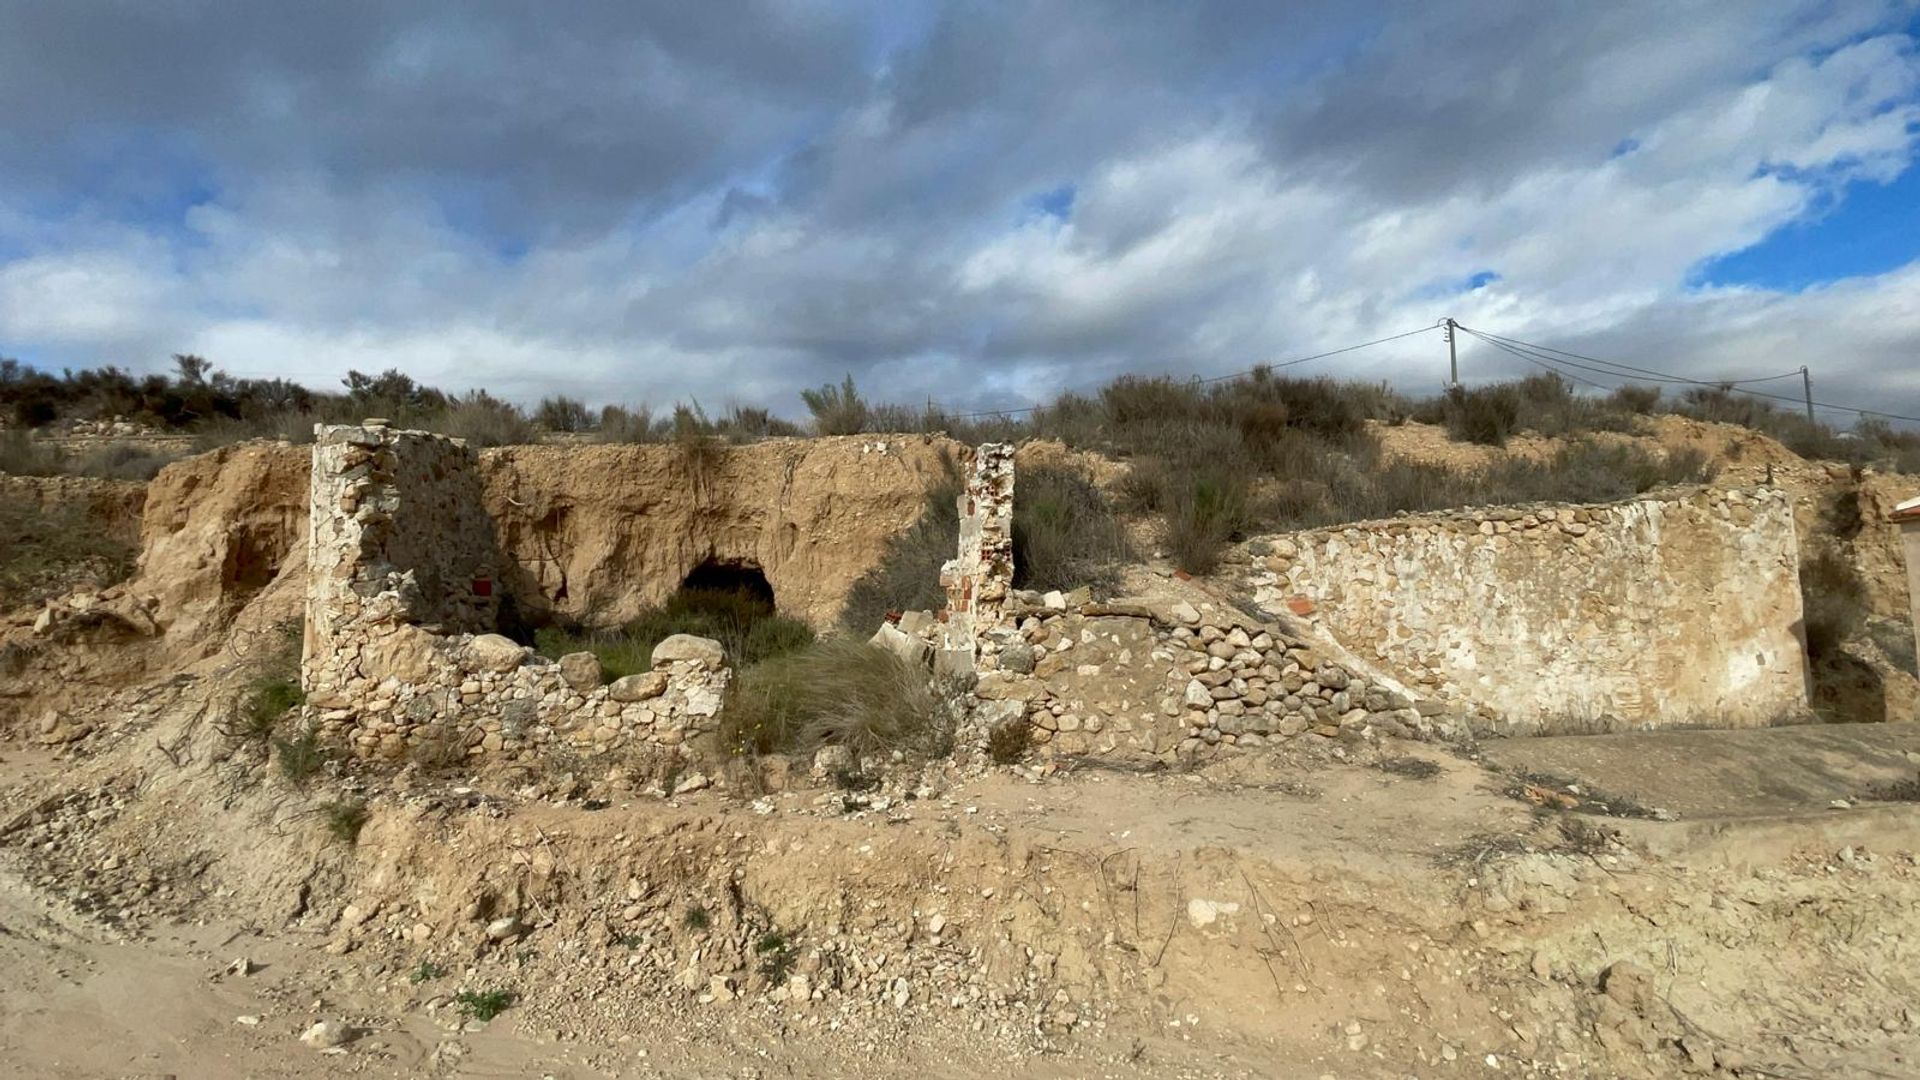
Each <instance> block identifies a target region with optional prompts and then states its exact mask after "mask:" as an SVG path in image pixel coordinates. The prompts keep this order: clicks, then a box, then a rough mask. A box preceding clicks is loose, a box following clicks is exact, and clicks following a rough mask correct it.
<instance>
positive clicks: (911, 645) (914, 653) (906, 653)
mask: <svg viewBox="0 0 1920 1080" xmlns="http://www.w3.org/2000/svg"><path fill="white" fill-rule="evenodd" d="M867 643H868V644H869V645H878V646H879V647H880V648H882V649H885V650H887V651H888V652H890V653H892V654H894V655H895V656H898V657H899V658H900V659H902V660H905V661H907V662H908V663H912V664H924V663H926V662H927V661H928V660H929V659H931V654H932V652H933V646H931V645H929V644H927V643H926V642H925V641H922V640H921V639H919V638H917V637H914V636H913V635H911V634H908V633H906V632H905V631H903V630H901V629H900V628H899V627H897V626H895V625H893V624H892V623H881V624H880V629H878V630H876V631H874V632H873V637H871V638H869V639H867Z"/></svg>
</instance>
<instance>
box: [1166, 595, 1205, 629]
mask: <svg viewBox="0 0 1920 1080" xmlns="http://www.w3.org/2000/svg"><path fill="white" fill-rule="evenodd" d="M1167 613H1168V614H1169V615H1172V616H1173V619H1174V621H1175V622H1178V623H1181V624H1182V625H1185V626H1193V625H1195V624H1197V623H1198V622H1199V621H1200V613H1199V612H1198V611H1195V610H1194V607H1193V605H1192V604H1189V603H1187V602H1186V601H1185V600H1182V601H1180V602H1179V603H1177V604H1175V605H1173V606H1172V607H1171V608H1168V609H1167Z"/></svg>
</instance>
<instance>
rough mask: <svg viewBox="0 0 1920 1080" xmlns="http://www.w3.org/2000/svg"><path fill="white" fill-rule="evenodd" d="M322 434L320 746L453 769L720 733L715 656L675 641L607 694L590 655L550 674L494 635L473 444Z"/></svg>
mask: <svg viewBox="0 0 1920 1080" xmlns="http://www.w3.org/2000/svg"><path fill="white" fill-rule="evenodd" d="M316 435H317V439H316V442H315V446H314V454H313V473H312V480H311V489H310V493H311V515H310V517H309V530H310V531H309V548H308V558H309V575H308V585H307V605H306V609H307V613H306V632H305V640H304V648H303V651H302V657H301V682H302V686H303V688H304V689H305V690H306V692H307V703H308V710H309V714H310V718H311V720H312V721H313V722H314V723H315V725H316V726H317V728H318V730H319V731H320V733H321V735H322V737H323V738H325V739H327V740H328V741H330V742H333V743H336V744H341V745H344V746H346V747H347V748H348V749H349V750H351V751H352V752H353V753H354V754H355V755H357V756H361V757H373V758H385V759H400V758H407V757H413V758H415V759H417V760H420V759H426V758H431V759H432V760H436V761H445V760H448V759H450V758H451V759H459V758H465V757H472V756H478V755H482V754H509V755H512V754H523V753H531V752H535V751H538V750H540V749H542V748H551V747H553V746H559V745H567V746H572V747H574V748H576V749H579V750H583V751H588V752H605V751H609V750H615V749H619V748H621V747H625V746H631V745H641V744H645V745H652V746H661V747H672V746H678V745H680V744H682V743H684V742H686V741H687V740H689V739H691V738H694V737H697V736H699V735H701V734H704V733H705V732H707V731H710V730H712V729H713V727H714V726H715V723H716V718H717V717H718V715H719V712H720V706H721V702H722V700H723V698H724V695H725V690H726V686H727V683H728V680H729V678H730V676H731V671H730V669H729V668H728V667H727V665H726V658H725V656H724V655H723V653H722V650H721V648H720V646H719V644H718V643H717V642H713V641H709V640H707V639H705V638H696V637H690V636H687V635H677V636H675V637H670V638H668V639H666V640H665V641H662V642H661V643H660V644H659V646H657V647H656V648H655V649H654V652H653V656H652V670H651V671H649V672H644V673H641V674H637V675H630V676H627V677H625V678H622V679H619V680H616V681H614V682H613V683H612V684H610V685H603V682H604V680H603V678H602V673H601V669H600V663H599V660H598V659H597V658H595V657H594V656H593V654H591V653H584V652H583V653H574V654H572V655H569V656H565V657H562V658H561V659H559V660H558V661H548V660H544V659H542V658H540V657H538V656H535V655H534V654H533V653H532V651H531V650H529V649H526V648H524V647H522V646H520V645H517V644H515V643H514V642H512V641H510V640H508V639H507V638H504V637H501V636H500V635H498V634H493V633H488V632H486V631H489V630H491V629H492V624H493V619H494V616H495V612H496V604H497V602H498V601H497V599H496V597H495V590H494V573H495V568H496V567H497V565H498V559H499V556H498V552H497V548H496V547H495V546H494V544H493V531H492V522H491V520H490V519H489V518H488V517H487V515H486V513H485V511H484V509H483V508H482V503H481V501H480V499H479V496H478V492H477V485H476V482H475V470H474V461H473V457H472V455H471V453H470V452H469V451H468V450H467V449H466V447H465V446H464V445H462V444H461V443H459V442H458V441H457V440H452V439H447V438H444V437H442V436H437V435H431V434H427V433H425V432H417V431H398V430H394V429H392V428H390V427H388V426H387V425H386V424H385V423H384V422H381V421H373V420H370V421H367V422H366V423H365V424H363V425H358V426H346V427H321V428H319V429H317V431H316Z"/></svg>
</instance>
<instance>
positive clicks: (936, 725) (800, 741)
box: [721, 638, 952, 757]
mask: <svg viewBox="0 0 1920 1080" xmlns="http://www.w3.org/2000/svg"><path fill="white" fill-rule="evenodd" d="M721 736H722V740H723V745H725V746H727V747H728V748H729V749H731V750H732V751H734V752H735V753H751V754H770V753H784V752H801V753H806V752H811V751H813V750H816V749H818V748H819V747H822V746H827V745H840V746H845V747H847V748H848V749H850V750H852V751H853V752H854V753H855V754H856V755H858V756H860V757H867V756H870V755H883V754H892V753H895V752H898V753H903V754H908V755H912V756H915V757H938V756H940V755H942V754H944V753H946V752H947V751H948V750H950V749H951V748H952V731H951V730H950V725H949V724H948V723H947V722H946V714H945V712H944V711H943V710H942V709H941V708H940V705H939V702H938V701H937V700H936V699H935V697H934V693H933V690H932V689H931V688H930V687H929V685H928V683H927V674H926V671H925V669H923V668H921V667H919V666H918V665H915V664H912V663H910V662H908V661H906V660H904V659H902V658H900V657H899V656H896V655H894V654H893V653H891V652H889V651H887V650H885V649H882V648H879V647H877V646H873V645H869V644H867V643H865V642H863V641H854V640H850V639H846V638H828V639H824V640H822V641H818V642H815V643H814V644H812V645H810V646H808V647H807V648H805V649H802V650H800V651H798V652H792V653H787V654H786V655H784V656H778V657H774V658H772V659H770V660H766V661H763V662H761V663H759V664H756V665H754V666H753V667H750V668H747V669H745V670H743V671H742V672H740V675H739V677H738V678H737V679H736V680H735V682H734V686H733V692H732V695H731V698H730V700H729V701H728V704H727V708H726V710H725V711H724V712H723V714H722V719H721Z"/></svg>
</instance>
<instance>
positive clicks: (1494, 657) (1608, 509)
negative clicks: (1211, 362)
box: [1248, 488, 1807, 734]
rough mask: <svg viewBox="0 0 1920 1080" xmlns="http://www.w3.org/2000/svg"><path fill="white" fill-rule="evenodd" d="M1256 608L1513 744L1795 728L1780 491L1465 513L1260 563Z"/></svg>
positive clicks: (1332, 533) (1314, 542)
mask: <svg viewBox="0 0 1920 1080" xmlns="http://www.w3.org/2000/svg"><path fill="white" fill-rule="evenodd" d="M1249 550H1250V551H1251V552H1252V553H1253V567H1254V569H1253V571H1252V574H1251V580H1250V581H1249V582H1248V584H1249V586H1250V587H1251V590H1252V592H1253V594H1254V597H1255V600H1256V601H1257V602H1258V603H1259V604H1260V605H1261V606H1262V607H1264V608H1266V609H1268V610H1273V611H1285V610H1289V609H1290V610H1291V611H1292V613H1293V614H1295V615H1297V616H1301V617H1303V618H1306V619H1309V620H1311V621H1312V622H1314V623H1316V624H1318V625H1319V626H1320V627H1322V628H1323V629H1324V630H1325V631H1326V632H1327V633H1329V634H1330V635H1331V636H1332V637H1333V638H1335V639H1337V640H1338V641H1340V642H1341V643H1342V644H1344V645H1345V646H1346V647H1348V648H1350V649H1352V650H1354V651H1355V652H1356V653H1358V654H1359V655H1361V656H1364V657H1367V658H1369V659H1376V660H1377V661H1378V662H1379V663H1380V664H1381V666H1382V667H1383V668H1385V669H1387V670H1388V671H1390V672H1392V673H1393V674H1394V675H1395V676H1397V677H1398V678H1399V679H1400V680H1401V681H1402V682H1403V683H1404V684H1405V685H1406V686H1408V687H1409V688H1411V689H1412V690H1414V691H1415V692H1417V693H1419V694H1421V695H1423V696H1428V697H1432V698H1435V699H1438V700H1441V701H1444V702H1446V703H1448V704H1449V705H1451V706H1454V707H1456V708H1460V709H1463V710H1466V709H1472V710H1474V711H1481V712H1485V713H1490V714H1491V715H1492V716H1493V717H1495V718H1496V720H1495V722H1494V724H1493V726H1494V728H1495V730H1498V731H1501V732H1505V733H1510V734H1533V733H1545V734H1570V733H1582V732H1590V731H1605V730H1617V729H1625V728H1657V727H1663V726H1669V725H1699V726H1705V727H1746V726H1755V725H1762V724H1767V723H1771V722H1775V721H1779V720H1784V719H1790V718H1794V717H1797V716H1799V715H1802V714H1803V713H1804V712H1805V710H1806V707H1807V674H1806V662H1805V653H1804V650H1803V647H1802V643H1801V637H1800V635H1801V628H1800V619H1801V606H1800V590H1799V580H1798V579H1799V554H1798V547H1797V541H1796V537H1795V533H1794V526H1793V508H1792V503H1791V500H1790V498H1789V497H1788V495H1787V494H1786V493H1785V492H1782V491H1780V490H1777V489H1773V488H1755V489H1745V490H1731V491H1729V490H1716V489H1707V488H1693V489H1681V490H1678V491H1663V492H1660V493H1657V494H1651V495H1647V496H1642V497H1640V498H1636V499H1630V500H1627V501H1625V502H1619V503H1613V504H1610V505H1603V506H1577V507H1568V506H1532V507H1524V506H1523V507H1502V508H1493V509H1481V510H1468V511H1460V512H1453V513H1443V514H1435V515H1427V516H1420V517H1403V518H1395V519H1392V520H1387V521H1373V522H1365V523H1361V524H1356V525H1349V526H1338V527H1333V528H1327V529H1318V530H1313V531H1310V532H1301V533H1294V534H1289V535H1282V536H1274V537H1268V538H1264V539H1261V540H1256V541H1253V542H1251V543H1250V544H1249Z"/></svg>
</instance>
